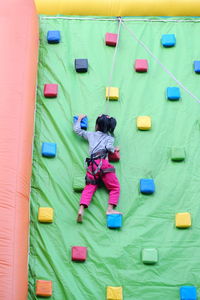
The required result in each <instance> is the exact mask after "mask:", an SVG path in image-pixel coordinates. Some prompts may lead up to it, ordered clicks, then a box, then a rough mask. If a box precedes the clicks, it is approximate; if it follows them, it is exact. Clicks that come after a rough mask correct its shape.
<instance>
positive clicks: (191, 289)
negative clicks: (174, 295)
mask: <svg viewBox="0 0 200 300" xmlns="http://www.w3.org/2000/svg"><path fill="white" fill-rule="evenodd" d="M180 299H181V300H197V289H196V287H195V286H182V287H181V288H180Z"/></svg>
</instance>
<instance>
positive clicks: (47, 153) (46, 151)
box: [42, 142, 57, 157]
mask: <svg viewBox="0 0 200 300" xmlns="http://www.w3.org/2000/svg"><path fill="white" fill-rule="evenodd" d="M56 148H57V147H56V144H55V143H47V142H45V143H42V156H44V157H55V156H56Z"/></svg>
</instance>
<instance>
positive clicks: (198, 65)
mask: <svg viewBox="0 0 200 300" xmlns="http://www.w3.org/2000/svg"><path fill="white" fill-rule="evenodd" d="M194 71H195V73H200V60H195V61H194Z"/></svg>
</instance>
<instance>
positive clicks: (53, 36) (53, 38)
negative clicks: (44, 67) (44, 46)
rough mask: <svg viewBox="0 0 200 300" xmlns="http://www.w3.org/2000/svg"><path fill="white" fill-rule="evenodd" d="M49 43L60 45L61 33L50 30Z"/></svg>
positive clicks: (48, 33)
mask: <svg viewBox="0 0 200 300" xmlns="http://www.w3.org/2000/svg"><path fill="white" fill-rule="evenodd" d="M47 41H48V43H49V44H58V43H59V42H60V31H59V30H49V31H48V32H47Z"/></svg>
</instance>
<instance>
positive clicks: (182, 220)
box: [176, 212, 192, 228]
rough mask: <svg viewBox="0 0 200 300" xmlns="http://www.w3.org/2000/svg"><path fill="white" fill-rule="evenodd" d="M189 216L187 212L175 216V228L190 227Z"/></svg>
mask: <svg viewBox="0 0 200 300" xmlns="http://www.w3.org/2000/svg"><path fill="white" fill-rule="evenodd" d="M191 225H192V222H191V215H190V213H188V212H185V213H177V214H176V227H177V228H188V227H191Z"/></svg>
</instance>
